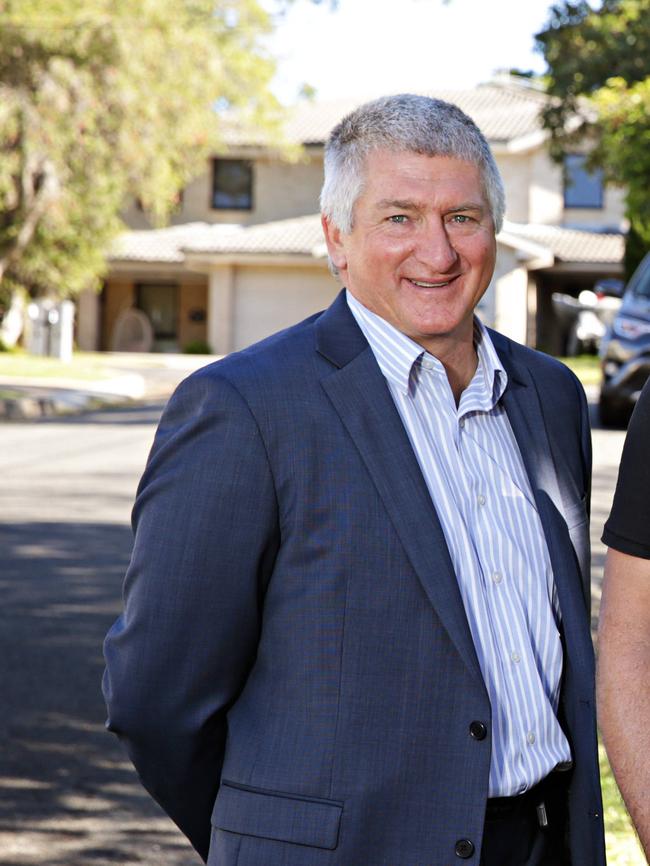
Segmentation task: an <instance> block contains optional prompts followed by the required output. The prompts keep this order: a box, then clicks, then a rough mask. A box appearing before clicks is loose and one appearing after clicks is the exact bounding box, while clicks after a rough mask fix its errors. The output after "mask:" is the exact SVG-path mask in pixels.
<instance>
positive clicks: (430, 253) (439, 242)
mask: <svg viewBox="0 0 650 866" xmlns="http://www.w3.org/2000/svg"><path fill="white" fill-rule="evenodd" d="M414 252H415V256H416V258H417V260H418V261H419V262H420V263H421V264H423V265H426V266H427V268H428V269H429V270H431V271H435V272H436V273H440V274H445V273H447V272H448V271H449V270H451V268H453V266H454V265H455V264H456V261H457V260H458V253H457V252H456V250H455V248H454V246H453V244H452V242H451V238H450V237H449V234H448V233H447V230H446V228H445V225H444V224H443V223H442V222H437V221H436V222H434V223H430V224H429V225H427V226H426V227H423V230H422V232H421V234H420V236H419V237H418V242H417V247H416V249H415V250H414Z"/></svg>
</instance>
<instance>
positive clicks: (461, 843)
mask: <svg viewBox="0 0 650 866" xmlns="http://www.w3.org/2000/svg"><path fill="white" fill-rule="evenodd" d="M473 853H474V844H473V843H472V842H470V841H469V839H459V840H458V842H456V857H460V858H461V859H462V860H469V858H470V857H471V856H472V854H473Z"/></svg>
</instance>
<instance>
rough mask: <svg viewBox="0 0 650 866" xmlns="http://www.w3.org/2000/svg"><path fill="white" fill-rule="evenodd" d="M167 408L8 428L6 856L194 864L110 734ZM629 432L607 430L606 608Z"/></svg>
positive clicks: (0, 441)
mask: <svg viewBox="0 0 650 866" xmlns="http://www.w3.org/2000/svg"><path fill="white" fill-rule="evenodd" d="M159 410H160V407H159V406H156V405H152V406H145V407H140V408H137V409H132V410H120V411H117V410H114V411H110V412H101V413H97V414H95V415H87V416H81V417H77V418H68V419H58V420H43V421H40V422H36V423H25V422H15V423H11V424H4V425H0V477H1V478H2V492H1V493H0V500H1V502H0V545H1V548H0V549H1V550H2V565H1V569H0V590H1V591H2V599H3V604H2V607H1V608H0V695H1V696H2V707H3V710H2V712H1V713H0V789H1V791H0V864H3V866H23V864H39V866H44V864H45V866H109V864H120V866H135V864H147V866H192V864H199V863H200V860H199V858H198V857H197V856H196V855H195V854H194V853H193V851H192V850H191V848H190V847H189V846H188V844H187V843H186V842H185V841H184V839H183V837H182V836H181V835H180V833H179V832H178V831H177V830H176V829H175V828H174V827H173V825H172V824H171V822H170V821H169V820H168V819H167V818H166V817H165V816H164V815H162V813H161V812H160V811H159V810H158V808H157V807H156V806H155V804H153V802H152V801H151V800H150V798H149V797H148V796H147V795H146V794H145V793H144V791H143V790H142V789H141V787H140V785H139V783H138V781H137V779H136V777H135V773H134V772H133V770H132V768H131V765H130V764H129V762H128V761H127V760H126V758H125V757H124V754H123V752H122V750H121V748H120V746H119V744H118V743H117V741H116V740H115V739H114V738H113V737H112V736H111V735H109V734H107V733H106V732H105V731H104V729H103V720H104V705H103V701H102V697H101V693H100V689H99V682H100V676H101V670H102V667H103V663H102V658H101V641H102V638H103V636H104V634H105V632H106V630H107V629H108V627H109V625H110V623H111V622H112V621H113V619H114V618H115V616H116V614H117V612H118V610H119V607H120V587H121V582H122V576H123V573H124V569H125V567H126V563H127V560H128V555H129V549H130V544H131V535H130V530H129V527H128V520H129V513H130V508H131V504H132V501H133V496H134V493H135V488H136V485H137V481H138V478H139V476H140V473H141V470H142V467H143V465H144V462H145V459H146V454H147V452H148V449H149V446H150V443H151V440H152V437H153V431H154V424H155V422H156V420H157V418H158V415H159ZM622 441H623V433H621V432H610V431H599V430H596V431H595V432H594V446H595V479H594V502H593V516H594V520H593V531H594V554H595V555H594V582H593V587H594V589H593V592H594V600H595V602H596V604H595V607H596V609H597V602H598V599H599V595H600V578H601V574H602V561H603V550H602V546H601V545H600V543H599V541H598V538H599V535H600V532H601V530H602V525H603V522H604V520H605V518H606V515H607V512H608V510H609V506H610V502H611V496H612V489H613V484H614V481H615V477H616V471H617V466H618V460H619V454H620V449H621V445H622Z"/></svg>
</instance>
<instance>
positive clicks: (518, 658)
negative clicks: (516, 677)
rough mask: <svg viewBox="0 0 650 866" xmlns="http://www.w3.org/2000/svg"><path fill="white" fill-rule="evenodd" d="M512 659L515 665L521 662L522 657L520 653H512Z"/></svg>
mask: <svg viewBox="0 0 650 866" xmlns="http://www.w3.org/2000/svg"><path fill="white" fill-rule="evenodd" d="M510 658H511V659H512V660H513V662H514V663H515V664H518V663H519V662H520V661H521V656H520V655H519V653H510Z"/></svg>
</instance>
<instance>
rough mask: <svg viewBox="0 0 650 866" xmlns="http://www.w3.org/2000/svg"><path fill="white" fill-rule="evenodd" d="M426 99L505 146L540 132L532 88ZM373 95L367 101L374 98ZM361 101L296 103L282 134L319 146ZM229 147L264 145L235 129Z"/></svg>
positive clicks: (485, 89)
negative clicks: (454, 110)
mask: <svg viewBox="0 0 650 866" xmlns="http://www.w3.org/2000/svg"><path fill="white" fill-rule="evenodd" d="M421 92H422V93H423V94H425V95H427V96H433V97H436V98H438V99H444V100H445V101H447V102H453V103H455V104H456V105H458V106H459V107H460V108H461V109H462V110H463V111H464V112H465V113H466V114H468V115H469V116H470V117H471V118H472V119H473V120H474V121H475V122H476V123H477V124H478V126H479V127H480V129H481V130H482V131H483V133H484V135H485V136H486V138H487V139H488V140H489V141H490V142H492V143H493V144H494V143H507V142H510V141H513V140H515V139H519V138H522V137H524V136H528V135H531V134H533V133H539V132H540V124H539V112H540V109H541V108H542V107H543V105H544V104H545V103H546V100H547V97H546V96H545V95H544V94H543V93H541V92H540V91H539V90H536V89H535V88H533V87H529V86H525V85H522V84H513V83H503V84H499V83H491V84H481V85H479V86H478V87H475V88H473V89H471V90H451V89H450V90H423V91H421ZM378 95H379V94H374V95H371V96H369V97H368V99H372V98H375V97H376V96H378ZM364 101H365V100H364V99H362V98H355V99H341V100H335V101H324V102H319V101H314V102H308V101H304V102H300V103H298V104H297V105H295V106H294V107H292V108H290V109H289V110H288V115H287V120H286V123H285V132H286V136H287V139H288V141H289V142H291V143H292V144H316V145H322V144H323V143H324V142H325V140H326V139H327V136H328V135H329V133H330V131H331V130H332V127H333V126H335V124H337V123H338V121H339V120H341V119H342V118H343V117H344V116H345V115H346V114H349V112H351V111H353V110H354V109H355V108H357V107H358V106H359V105H361V104H362V102H364ZM228 139H229V140H230V143H231V144H235V143H237V144H249V145H259V144H264V141H261V140H259V137H258V136H256V134H255V133H254V132H251V133H248V135H245V134H242V131H241V130H239V131H238V132H237V133H236V134H235V135H233V136H232V137H231V136H228Z"/></svg>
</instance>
